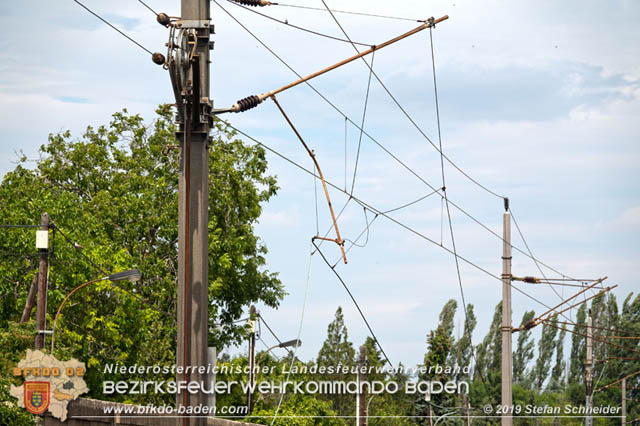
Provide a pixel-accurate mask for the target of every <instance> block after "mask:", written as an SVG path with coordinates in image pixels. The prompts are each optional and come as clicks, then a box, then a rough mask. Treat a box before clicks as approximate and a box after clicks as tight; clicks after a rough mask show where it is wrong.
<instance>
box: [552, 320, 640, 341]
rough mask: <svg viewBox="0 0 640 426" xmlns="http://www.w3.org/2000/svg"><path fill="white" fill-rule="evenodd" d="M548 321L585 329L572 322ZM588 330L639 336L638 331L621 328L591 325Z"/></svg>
mask: <svg viewBox="0 0 640 426" xmlns="http://www.w3.org/2000/svg"><path fill="white" fill-rule="evenodd" d="M549 321H553V322H555V323H557V324H565V325H573V326H576V327H581V328H584V329H585V330H586V329H587V325H586V324H576V323H573V322H566V321H557V320H549ZM590 328H593V329H595V330H602V331H610V332H612V333H623V334H631V335H634V337H635V336H638V337H640V334H638V333H640V330H638V331H630V330H625V329H621V328H608V327H599V326H596V325H592V326H591V327H590Z"/></svg>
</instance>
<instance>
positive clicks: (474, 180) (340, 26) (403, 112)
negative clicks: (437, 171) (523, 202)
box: [322, 0, 504, 198]
mask: <svg viewBox="0 0 640 426" xmlns="http://www.w3.org/2000/svg"><path fill="white" fill-rule="evenodd" d="M322 4H324V6H325V8H326V10H327V11H328V12H329V14H330V15H331V17H332V18H333V20H334V21H335V23H336V24H337V25H338V27H339V28H340V30H341V31H342V33H343V34H344V36H345V37H346V38H347V39H348V40H350V41H351V39H350V38H349V35H348V34H347V32H346V31H345V29H344V28H343V27H342V25H341V24H340V22H339V21H338V19H337V18H336V16H335V15H334V13H333V11H332V10H331V9H330V8H329V6H328V5H327V3H326V2H325V0H322ZM432 19H433V18H430V19H429V20H427V22H429V21H432ZM432 28H433V25H431V26H429V31H431V29H432ZM351 45H352V46H353V48H354V49H355V51H356V52H359V51H358V48H357V47H356V45H355V43H353V42H352V43H351ZM361 59H363V62H364V63H365V65H366V66H367V67H368V68H369V70H370V71H371V73H372V74H373V76H374V77H375V78H376V80H377V81H378V83H379V84H380V86H381V87H382V88H383V89H384V91H385V92H387V95H389V98H391V100H392V101H393V103H394V104H395V105H396V106H397V107H398V109H399V110H400V111H401V112H402V114H403V115H404V116H405V117H406V118H407V120H409V122H410V123H411V124H412V125H413V127H414V128H415V129H416V130H417V131H418V132H419V133H420V134H421V135H422V136H423V137H424V139H425V140H426V141H427V142H429V144H430V145H431V146H432V147H433V148H434V149H435V150H436V151H438V153H439V154H440V155H441V156H442V158H443V159H446V160H447V162H448V163H449V164H451V165H452V166H453V167H454V168H455V169H456V170H458V171H459V172H460V173H461V174H462V175H463V176H465V177H466V178H467V179H469V180H470V181H471V182H473V183H475V184H476V185H477V186H479V187H480V188H482V189H484V190H485V191H486V192H488V193H490V194H492V195H494V196H496V197H498V198H504V197H503V196H501V195H499V194H497V193H496V192H494V191H492V190H491V189H489V188H487V187H486V186H484V185H482V184H481V183H480V182H478V181H477V180H476V179H474V178H473V177H471V176H470V175H469V174H468V173H467V172H465V171H464V170H462V168H460V167H459V166H458V165H457V164H456V163H454V162H453V160H451V159H450V158H449V157H447V156H446V155H445V154H444V153H443V152H442V150H441V149H440V148H438V146H436V144H435V143H434V142H433V141H432V140H431V138H429V136H427V134H426V133H425V132H424V130H422V128H421V127H420V126H419V125H418V123H417V122H416V121H415V120H414V119H413V117H412V116H411V115H410V114H409V112H408V111H407V110H406V109H405V108H404V107H403V106H402V104H401V103H400V102H399V101H398V99H397V98H396V97H395V96H394V95H393V93H391V90H389V88H388V87H387V86H386V85H385V84H384V82H383V81H382V79H381V78H380V77H379V76H378V74H377V73H376V72H375V71H373V68H372V67H371V66H369V64H368V63H367V61H365V60H364V58H361Z"/></svg>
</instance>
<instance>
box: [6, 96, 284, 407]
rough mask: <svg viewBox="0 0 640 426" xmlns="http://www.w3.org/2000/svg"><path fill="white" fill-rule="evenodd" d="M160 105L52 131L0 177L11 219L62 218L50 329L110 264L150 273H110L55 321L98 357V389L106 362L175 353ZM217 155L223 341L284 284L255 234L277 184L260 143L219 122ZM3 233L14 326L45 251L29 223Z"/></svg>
mask: <svg viewBox="0 0 640 426" xmlns="http://www.w3.org/2000/svg"><path fill="white" fill-rule="evenodd" d="M157 114H158V115H157V117H156V119H155V120H154V121H153V122H152V123H145V122H144V120H143V119H142V118H141V117H140V116H139V115H133V114H130V113H128V112H127V111H126V110H123V111H121V112H118V113H115V114H113V118H112V120H111V122H110V123H108V124H106V125H103V126H99V127H98V128H93V127H88V128H87V129H86V131H85V133H84V134H83V135H82V136H81V137H73V136H72V135H71V133H70V132H68V131H63V132H60V133H55V134H51V135H50V136H49V138H48V141H47V143H45V144H43V145H42V146H41V148H40V157H39V158H38V159H36V160H29V159H27V158H25V157H23V158H21V159H20V160H19V163H18V164H17V165H16V167H15V169H14V170H13V171H11V172H9V173H7V174H6V175H5V176H4V178H3V180H2V183H1V184H0V198H1V199H2V200H3V202H2V203H0V216H1V217H2V222H3V223H5V224H21V225H22V224H26V225H38V224H39V223H40V215H41V213H42V212H47V213H48V214H49V216H50V218H51V221H52V224H54V226H52V227H51V229H50V231H49V234H50V241H51V244H50V268H49V271H50V274H49V280H48V282H49V284H48V285H49V288H48V304H47V320H48V324H49V328H50V327H51V321H52V319H53V315H55V312H56V310H57V308H58V306H59V305H60V302H61V301H62V299H63V298H64V297H65V296H66V295H67V294H68V293H69V292H70V291H71V290H72V289H73V288H75V287H76V286H78V285H79V284H82V283H84V282H86V281H89V280H92V279H95V278H97V277H101V276H104V275H105V271H106V272H107V273H111V272H117V271H121V270H125V269H130V268H133V267H137V268H139V269H140V271H142V279H141V280H140V281H139V282H137V283H129V282H118V283H111V282H108V281H105V282H101V283H96V284H94V285H91V286H88V287H87V288H84V289H83V290H81V291H79V292H78V293H76V294H74V296H73V297H72V298H71V299H70V302H69V303H68V304H67V305H66V306H65V308H64V310H63V312H62V316H61V319H60V321H59V322H58V325H57V329H56V354H57V355H65V356H75V357H77V358H78V359H80V360H83V361H85V362H86V363H87V364H88V367H97V368H89V373H88V376H87V383H88V386H89V389H92V390H93V391H94V392H98V393H97V394H96V396H97V395H98V394H99V391H100V389H101V384H100V383H101V382H102V379H103V377H102V368H100V367H101V366H102V365H103V364H104V363H114V362H119V363H123V364H127V365H131V364H135V363H138V364H140V365H156V364H160V365H171V364H173V363H174V362H175V349H174V347H175V339H176V321H175V311H176V291H177V290H176V275H177V254H178V252H177V250H178V247H177V244H178V227H177V220H178V214H177V212H178V194H177V191H178V172H179V169H178V168H179V165H178V153H177V151H175V150H171V149H167V147H168V146H169V145H172V144H175V140H174V132H175V130H176V127H175V124H174V123H173V121H172V118H171V117H172V116H171V114H170V111H169V108H168V107H160V108H159V109H158V111H157ZM209 155H210V162H209V188H210V189H209V191H210V194H209V202H210V204H209V303H210V309H209V325H210V327H209V330H210V332H209V343H210V345H215V346H218V347H222V346H224V345H227V344H229V343H233V342H239V341H240V340H241V339H242V337H243V335H244V328H243V327H244V326H243V325H242V324H236V323H234V321H237V320H238V319H239V318H240V317H241V315H242V312H243V308H244V307H246V306H247V305H249V304H252V303H257V302H262V303H264V304H265V305H267V306H271V307H274V308H275V307H277V306H278V304H279V301H280V300H281V299H282V297H283V296H284V294H285V293H284V289H283V285H282V283H281V282H280V281H279V279H278V277H277V274H275V273H272V272H269V271H268V270H267V269H266V266H265V254H266V252H267V248H266V246H265V245H264V243H263V242H262V241H261V240H260V238H259V237H258V236H256V235H255V233H254V225H255V223H256V221H257V220H258V217H259V216H260V213H261V205H262V204H263V203H266V202H268V201H269V199H270V198H271V197H272V196H273V195H274V194H275V193H276V191H277V189H278V188H277V185H276V180H275V177H273V176H270V175H268V174H267V161H266V158H265V152H264V150H263V149H262V148H261V147H258V146H249V145H246V144H245V143H244V142H243V141H241V140H240V139H238V138H236V137H235V133H234V132H232V131H230V130H229V129H228V128H227V127H226V126H225V124H224V123H222V122H219V121H218V122H217V123H216V125H215V128H214V130H213V134H212V143H211V146H210V150H209ZM0 232H2V238H0V277H1V280H0V294H1V295H2V299H1V302H0V326H2V327H8V326H9V324H13V323H16V322H18V321H19V320H20V317H21V314H22V310H23V307H24V306H25V301H26V298H27V295H28V292H29V286H30V283H31V281H32V279H33V276H34V274H35V273H36V272H37V262H38V259H37V257H36V253H37V252H36V251H35V245H34V241H35V239H34V230H33V229H28V228H27V229H25V228H3V229H2V230H0ZM112 380H117V378H112ZM90 396H91V395H90ZM100 397H102V395H101V394H100ZM136 402H142V401H136Z"/></svg>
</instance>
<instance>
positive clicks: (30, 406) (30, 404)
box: [24, 382, 50, 414]
mask: <svg viewBox="0 0 640 426" xmlns="http://www.w3.org/2000/svg"><path fill="white" fill-rule="evenodd" d="M49 390H50V384H49V382H24V408H26V409H27V411H29V412H30V413H33V414H42V413H44V412H45V411H47V408H49V401H50V398H49Z"/></svg>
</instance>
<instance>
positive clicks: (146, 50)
mask: <svg viewBox="0 0 640 426" xmlns="http://www.w3.org/2000/svg"><path fill="white" fill-rule="evenodd" d="M73 1H74V2H76V3H77V4H78V5H80V7H82V8H83V9H85V10H86V11H87V12H89V13H90V14H92V15H93V16H95V17H96V18H98V19H99V20H101V21H102V22H104V23H105V24H107V25H108V26H109V27H111V28H112V29H114V30H115V31H117V32H118V33H119V34H120V35H121V36H123V37H125V38H126V39H127V40H129V41H130V42H131V43H133V44H135V45H136V46H138V47H139V48H140V49H142V50H144V51H145V52H147V53H148V54H149V55H153V52H152V51H150V50H149V49H147V48H146V47H144V46H143V45H142V44H140V43H138V42H137V41H136V40H134V39H133V38H132V37H131V36H129V35H127V34H126V33H125V32H123V31H122V30H120V29H119V28H117V27H116V26H114V25H113V24H111V22H109V21H107V20H106V19H104V18H103V17H102V16H100V15H98V14H97V13H96V12H94V11H93V10H91V9H89V8H88V7H87V6H85V5H84V4H83V3H81V2H80V1H78V0H73ZM154 13H155V12H154Z"/></svg>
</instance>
